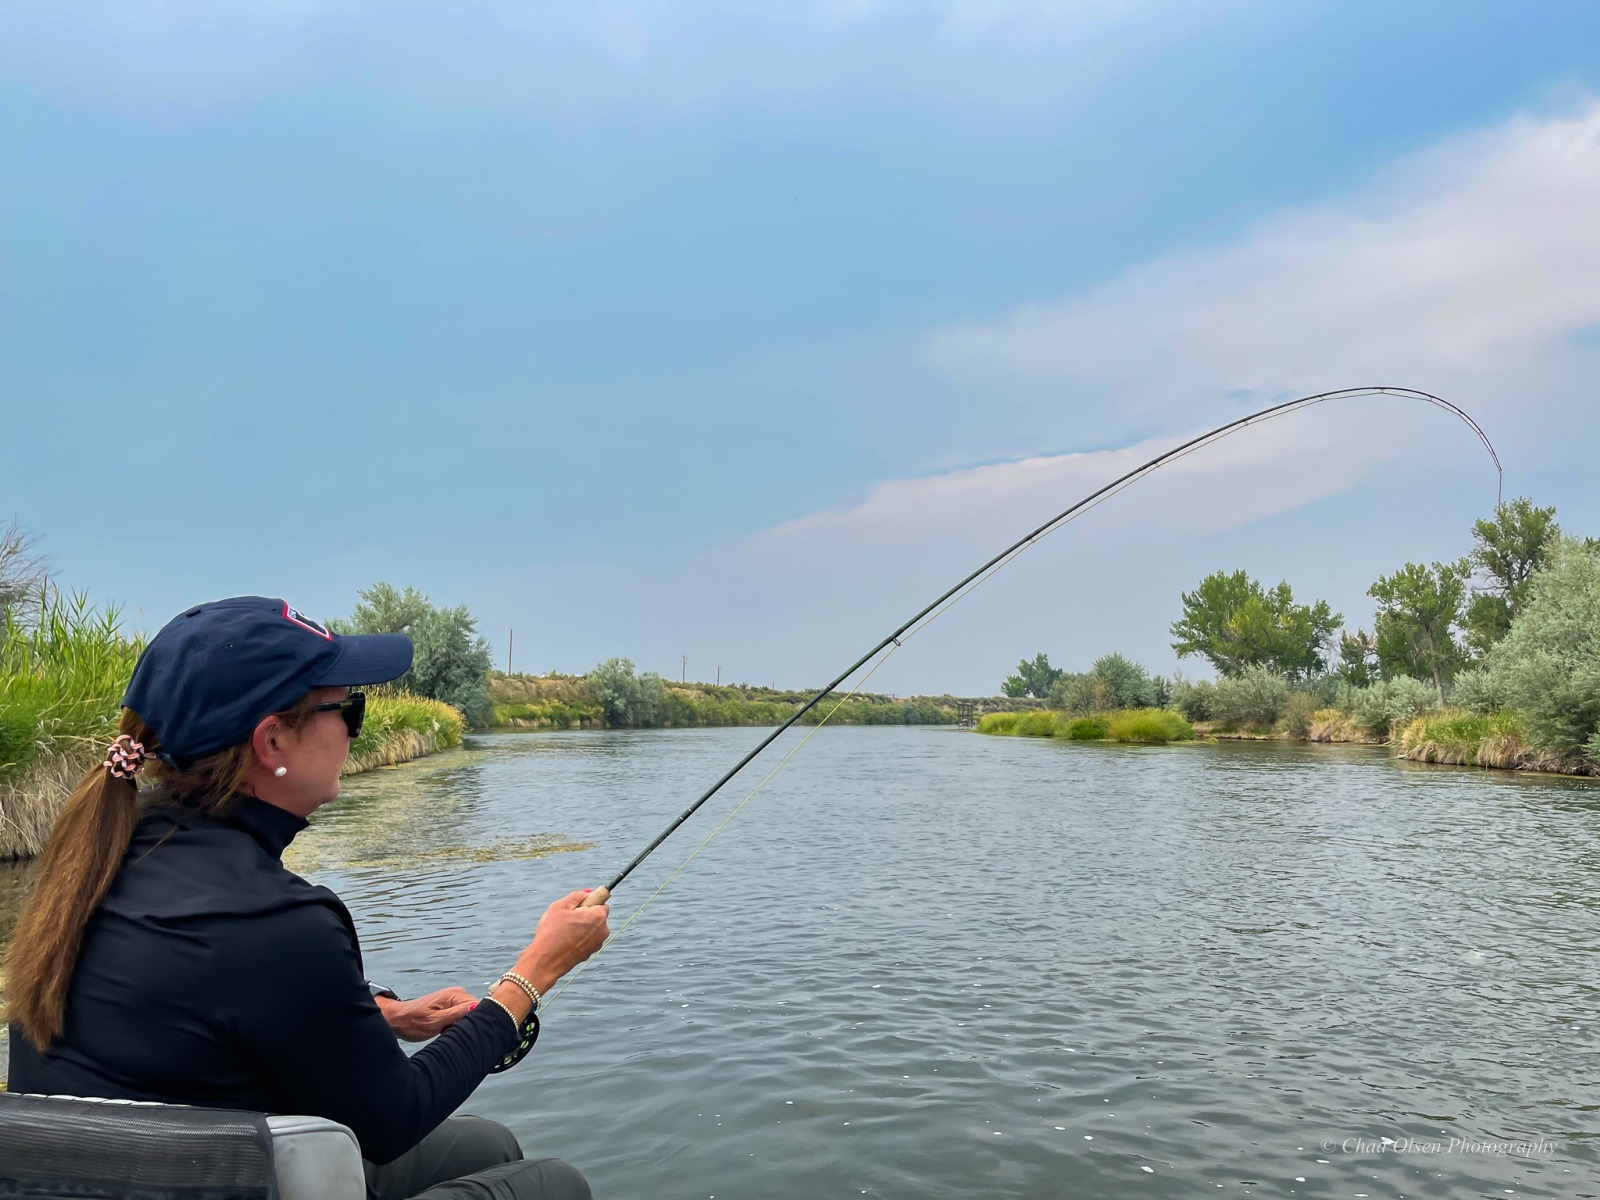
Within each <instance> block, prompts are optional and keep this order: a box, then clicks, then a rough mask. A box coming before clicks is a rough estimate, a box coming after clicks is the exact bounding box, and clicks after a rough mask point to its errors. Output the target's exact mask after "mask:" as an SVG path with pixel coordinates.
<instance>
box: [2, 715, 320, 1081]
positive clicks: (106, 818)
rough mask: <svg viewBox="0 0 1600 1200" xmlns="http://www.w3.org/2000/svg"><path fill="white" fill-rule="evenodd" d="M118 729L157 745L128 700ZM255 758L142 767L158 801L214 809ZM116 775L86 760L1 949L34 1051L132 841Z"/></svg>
mask: <svg viewBox="0 0 1600 1200" xmlns="http://www.w3.org/2000/svg"><path fill="white" fill-rule="evenodd" d="M316 701H317V695H316V693H314V692H313V693H309V694H307V695H306V696H304V697H302V698H301V700H300V702H299V703H298V704H296V705H295V706H294V707H293V708H290V709H289V710H288V711H287V712H281V713H278V714H277V716H278V718H279V720H281V721H282V722H283V724H284V725H285V726H286V727H287V728H289V729H292V730H295V729H299V728H300V727H301V726H303V725H304V724H305V723H306V721H307V720H308V719H309V718H310V716H311V714H312V713H313V712H314V711H315V705H316ZM120 732H121V733H124V734H126V735H127V736H128V737H129V738H131V739H132V740H133V741H135V742H142V743H143V744H144V749H145V751H146V752H147V753H149V754H151V755H154V754H155V752H156V750H157V749H158V748H159V746H160V740H161V739H160V738H158V737H157V736H156V733H155V731H154V730H153V729H151V728H150V727H149V726H148V725H146V724H145V723H144V720H143V719H142V718H141V717H140V716H139V714H137V713H136V712H134V711H133V710H132V709H130V708H125V709H123V710H122V725H121V730H120ZM113 757H115V756H114V755H113ZM255 761H256V757H255V753H254V751H253V750H251V748H250V743H249V742H241V743H240V744H239V745H237V746H232V747H230V748H229V749H227V750H223V751H220V752H219V753H216V754H212V755H210V756H208V757H206V758H202V759H200V760H199V761H198V762H195V763H190V764H185V765H184V766H182V768H181V769H180V768H179V767H177V766H175V765H171V764H168V763H166V762H163V761H160V760H158V759H156V758H151V759H150V761H149V762H148V763H147V764H146V766H145V769H144V771H143V774H144V776H145V778H146V779H148V780H150V782H151V783H152V784H153V786H154V787H155V789H156V790H157V791H158V792H159V795H160V799H161V801H162V802H163V803H166V804H171V805H174V806H177V807H181V808H189V809H197V810H199V811H201V812H209V813H215V812H219V811H221V810H222V809H223V808H225V807H226V806H227V805H228V803H229V802H230V801H231V800H232V799H233V797H234V796H235V795H236V794H238V793H239V792H240V791H242V790H243V789H244V787H245V780H246V778H247V777H248V776H249V774H250V768H251V766H253V765H254V763H255ZM118 774H120V772H113V771H112V770H110V769H109V768H108V767H107V766H106V765H105V764H104V763H102V764H100V765H98V766H96V767H93V768H92V769H91V770H90V771H89V773H88V774H87V775H85V776H84V777H83V779H82V780H80V781H79V783H78V786H77V787H76V788H74V789H73V791H72V795H71V796H69V797H68V798H67V803H66V805H65V807H63V808H62V810H61V815H60V816H59V817H57V818H56V826H55V829H54V830H53V831H52V832H51V834H50V841H49V843H48V844H47V845H46V846H45V848H44V855H43V857H42V858H41V859H40V862H39V880H38V882H37V883H36V884H35V885H34V889H33V895H32V897H31V898H30V899H29V900H28V904H27V907H26V908H24V909H23V910H22V916H21V918H19V919H18V921H17V929H16V934H15V936H14V937H13V938H12V940H11V949H10V950H8V951H7V952H6V958H5V983H6V992H7V994H8V995H9V997H10V1006H9V1008H10V1011H9V1013H8V1017H9V1020H10V1021H11V1023H12V1024H13V1025H15V1026H16V1027H17V1028H18V1029H20V1030H21V1031H22V1036H23V1037H25V1038H27V1039H28V1041H29V1042H31V1043H32V1044H33V1045H34V1047H35V1048H36V1049H38V1050H40V1051H41V1052H42V1051H44V1050H45V1049H46V1048H47V1047H48V1046H49V1045H50V1043H51V1042H53V1041H55V1039H56V1038H58V1037H60V1036H61V1031H62V1029H63V1028H65V1026H66V1017H67V989H68V987H69V985H70V984H71V983H72V971H73V968H74V967H76V966H77V964H78V951H79V950H80V949H81V948H82V946H83V935H84V931H85V930H86V929H88V927H89V919H90V918H91V917H92V916H94V911H95V909H96V908H98V907H99V906H100V901H102V900H104V899H105V897H106V892H108V891H109V890H110V889H111V881H112V880H113V879H115V878H116V876H117V869H118V868H119V867H120V866H121V865H122V860H123V857H124V856H125V855H126V854H127V852H128V845H129V843H130V842H132V841H133V827H134V825H135V823H136V822H137V820H138V811H137V810H138V804H137V802H138V797H139V789H138V782H137V780H135V779H134V778H133V777H132V775H131V773H130V774H129V775H128V777H126V778H117V775H118Z"/></svg>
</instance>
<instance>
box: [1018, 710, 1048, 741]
mask: <svg viewBox="0 0 1600 1200" xmlns="http://www.w3.org/2000/svg"><path fill="white" fill-rule="evenodd" d="M1011 732H1012V733H1014V734H1016V736H1017V737H1055V735H1056V714H1055V713H1053V712H1050V711H1049V710H1048V709H1041V710H1040V711H1038V712H1030V713H1023V714H1022V715H1021V716H1020V717H1018V718H1017V725H1016V728H1015V729H1013V730H1012V731H1011Z"/></svg>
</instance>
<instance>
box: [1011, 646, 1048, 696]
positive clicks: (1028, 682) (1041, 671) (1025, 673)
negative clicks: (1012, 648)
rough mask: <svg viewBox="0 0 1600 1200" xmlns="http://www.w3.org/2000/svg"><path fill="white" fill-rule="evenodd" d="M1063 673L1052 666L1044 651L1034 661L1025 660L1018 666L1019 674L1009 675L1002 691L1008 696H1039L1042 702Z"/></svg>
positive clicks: (1034, 657) (1035, 656)
mask: <svg viewBox="0 0 1600 1200" xmlns="http://www.w3.org/2000/svg"><path fill="white" fill-rule="evenodd" d="M1061 676H1062V672H1061V671H1059V670H1057V669H1056V668H1055V667H1052V666H1051V665H1050V659H1049V657H1048V656H1047V655H1046V654H1044V653H1043V652H1042V651H1041V652H1040V653H1038V654H1036V655H1034V656H1033V661H1032V662H1029V661H1028V660H1027V659H1023V660H1022V661H1021V662H1019V663H1018V664H1017V673H1016V674H1015V675H1007V676H1006V678H1005V682H1004V683H1002V684H1001V685H1000V690H1001V691H1003V692H1004V693H1005V694H1006V695H1008V696H1037V697H1039V698H1040V699H1041V700H1042V699H1044V698H1045V697H1046V696H1048V695H1049V694H1050V691H1051V689H1052V688H1054V687H1055V685H1056V683H1057V682H1058V681H1059V680H1060V679H1061Z"/></svg>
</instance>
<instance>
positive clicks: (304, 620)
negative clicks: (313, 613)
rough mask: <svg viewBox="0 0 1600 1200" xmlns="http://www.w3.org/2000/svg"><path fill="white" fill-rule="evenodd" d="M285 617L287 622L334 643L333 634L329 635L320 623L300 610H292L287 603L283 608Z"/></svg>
mask: <svg viewBox="0 0 1600 1200" xmlns="http://www.w3.org/2000/svg"><path fill="white" fill-rule="evenodd" d="M283 615H284V619H285V620H288V621H291V622H293V623H294V624H296V625H298V626H300V628H301V629H305V630H309V631H310V632H311V633H314V634H316V635H317V636H318V637H321V638H327V639H328V640H329V641H330V642H331V641H333V634H331V633H329V632H328V631H327V630H326V629H325V628H323V626H322V625H321V624H320V623H318V622H316V621H313V620H312V619H311V618H310V617H308V616H306V615H305V614H304V613H302V612H301V611H300V610H299V609H297V608H290V607H289V605H288V604H287V603H285V604H284V606H283Z"/></svg>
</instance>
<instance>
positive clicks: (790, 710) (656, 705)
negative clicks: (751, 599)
mask: <svg viewBox="0 0 1600 1200" xmlns="http://www.w3.org/2000/svg"><path fill="white" fill-rule="evenodd" d="M814 694H815V693H814V692H810V691H787V690H784V689H781V688H769V687H755V686H751V685H749V684H714V683H668V682H667V681H665V680H663V679H661V678H660V677H659V676H655V675H651V674H648V673H647V674H644V675H636V674H635V673H634V670H633V664H632V663H631V662H629V661H628V660H627V659H612V660H610V661H609V662H606V663H602V664H600V666H598V667H596V668H595V669H594V670H593V671H591V672H589V674H587V675H560V674H557V673H555V672H551V673H550V674H549V675H524V674H517V675H506V674H504V673H502V672H499V671H494V672H491V673H490V675H489V697H490V699H491V700H492V701H493V703H494V719H493V725H494V726H495V727H496V728H500V729H694V728H712V727H725V726H740V725H780V724H782V723H783V722H784V721H787V720H788V719H789V718H790V717H791V716H793V715H794V712H795V710H796V709H797V708H799V707H800V706H801V705H802V704H804V703H805V702H806V701H807V700H809V699H811V697H812V696H813V695H814ZM994 703H995V701H993V700H987V701H985V700H963V699H962V698H960V697H956V696H909V697H899V696H887V695H882V694H878V693H866V692H858V693H857V694H856V695H854V696H851V697H849V698H848V699H846V700H844V701H843V703H842V704H839V701H838V699H837V698H835V697H829V698H828V699H826V700H824V701H823V702H822V703H821V704H819V705H817V707H816V708H814V709H812V710H811V711H810V712H808V713H807V714H806V715H805V716H804V717H803V718H801V724H804V725H815V724H818V723H819V722H820V721H822V719H823V718H824V717H826V718H827V721H828V724H830V725H954V724H956V723H957V722H958V721H959V720H960V718H961V711H962V705H963V704H967V705H974V704H988V705H992V704H994ZM836 704H838V710H837V711H834V707H835V705H836ZM830 713H832V715H831V716H830V715H829V714H830Z"/></svg>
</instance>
